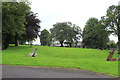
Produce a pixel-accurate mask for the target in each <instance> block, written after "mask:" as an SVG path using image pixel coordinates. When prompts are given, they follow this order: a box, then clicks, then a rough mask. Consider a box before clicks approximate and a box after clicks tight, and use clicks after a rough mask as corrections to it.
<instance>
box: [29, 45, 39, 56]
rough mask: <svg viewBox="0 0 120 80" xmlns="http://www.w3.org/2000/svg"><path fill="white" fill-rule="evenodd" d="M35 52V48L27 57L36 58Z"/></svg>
mask: <svg viewBox="0 0 120 80" xmlns="http://www.w3.org/2000/svg"><path fill="white" fill-rule="evenodd" d="M36 50H37V47H35V48H34V49H33V51H32V52H31V53H30V54H29V55H28V57H36V56H37V53H35V51H36Z"/></svg>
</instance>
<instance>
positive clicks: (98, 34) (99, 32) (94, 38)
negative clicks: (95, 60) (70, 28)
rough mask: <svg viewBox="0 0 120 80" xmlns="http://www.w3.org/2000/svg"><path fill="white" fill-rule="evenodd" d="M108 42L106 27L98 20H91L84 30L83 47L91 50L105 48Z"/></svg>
mask: <svg viewBox="0 0 120 80" xmlns="http://www.w3.org/2000/svg"><path fill="white" fill-rule="evenodd" d="M108 40H109V38H108V32H107V31H106V30H105V26H104V25H102V24H101V23H100V22H99V21H98V19H96V18H90V19H89V20H88V21H87V23H86V25H85V27H84V30H83V41H82V43H83V45H84V46H87V47H91V48H97V47H98V48H105V47H106V46H107V41H108Z"/></svg>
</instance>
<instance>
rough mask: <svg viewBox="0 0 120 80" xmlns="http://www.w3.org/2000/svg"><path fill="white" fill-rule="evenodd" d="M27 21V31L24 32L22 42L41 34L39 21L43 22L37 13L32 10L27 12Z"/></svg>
mask: <svg viewBox="0 0 120 80" xmlns="http://www.w3.org/2000/svg"><path fill="white" fill-rule="evenodd" d="M25 18H26V23H25V28H26V29H25V33H24V34H22V39H21V40H20V42H21V43H24V42H26V41H32V40H34V39H35V38H37V36H39V32H40V25H39V23H40V22H41V21H40V20H39V19H38V18H37V16H36V14H35V13H33V12H32V11H30V12H29V13H27V14H26V16H25Z"/></svg>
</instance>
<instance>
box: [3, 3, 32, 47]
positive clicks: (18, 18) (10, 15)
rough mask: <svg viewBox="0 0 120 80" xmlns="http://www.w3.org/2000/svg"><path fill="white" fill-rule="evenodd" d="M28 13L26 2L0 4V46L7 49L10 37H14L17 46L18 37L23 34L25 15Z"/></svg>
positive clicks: (28, 7) (28, 8)
mask: <svg viewBox="0 0 120 80" xmlns="http://www.w3.org/2000/svg"><path fill="white" fill-rule="evenodd" d="M29 11H30V6H29V3H27V2H20V3H18V2H3V3H2V33H3V34H2V35H3V36H2V44H3V48H7V47H8V44H9V41H10V37H11V36H14V37H15V40H14V41H15V44H16V46H17V39H18V36H20V35H21V34H23V33H24V30H25V25H24V23H25V22H26V19H25V15H26V13H28V12H29Z"/></svg>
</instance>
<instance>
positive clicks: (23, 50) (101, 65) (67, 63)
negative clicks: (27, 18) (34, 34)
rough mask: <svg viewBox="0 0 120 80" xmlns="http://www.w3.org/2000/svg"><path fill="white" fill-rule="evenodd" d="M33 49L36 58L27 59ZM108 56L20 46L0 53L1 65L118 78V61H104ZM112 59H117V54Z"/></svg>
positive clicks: (90, 52) (94, 50)
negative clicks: (61, 70)
mask: <svg viewBox="0 0 120 80" xmlns="http://www.w3.org/2000/svg"><path fill="white" fill-rule="evenodd" d="M34 47H37V48H38V50H37V51H36V53H38V56H37V57H27V55H28V54H29V53H30V52H31V51H32V50H33V49H34ZM108 55H109V52H108V51H106V50H96V49H83V48H64V47H47V46H44V47H43V46H33V47H32V48H30V47H29V46H28V45H20V46H18V47H14V46H10V47H9V48H7V49H6V50H3V51H2V64H9V65H25V66H47V67H64V68H80V69H86V70H91V71H94V72H101V73H104V74H109V75H112V76H118V61H106V58H107V56H108ZM113 57H114V58H118V54H117V52H115V54H114V56H113ZM119 75H120V74H119Z"/></svg>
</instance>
